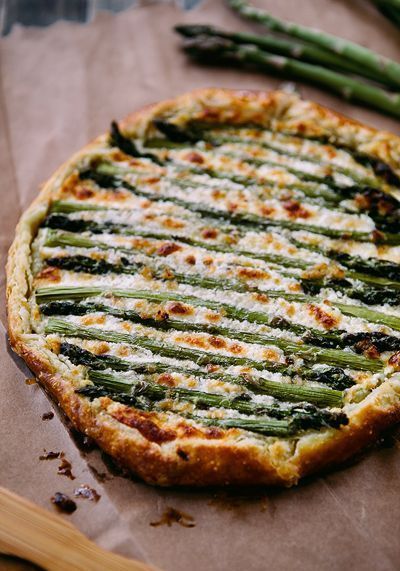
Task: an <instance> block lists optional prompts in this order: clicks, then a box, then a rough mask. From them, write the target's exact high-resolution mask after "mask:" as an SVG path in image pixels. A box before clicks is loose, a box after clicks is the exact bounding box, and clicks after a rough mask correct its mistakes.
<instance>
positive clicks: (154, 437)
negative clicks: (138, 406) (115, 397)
mask: <svg viewBox="0 0 400 571" xmlns="http://www.w3.org/2000/svg"><path fill="white" fill-rule="evenodd" d="M111 416H112V417H113V418H115V420H118V422H121V423H122V424H125V425H126V426H129V427H130V428H135V429H136V430H138V431H139V432H140V434H141V435H142V436H144V438H146V439H147V440H149V441H150V442H155V443H156V444H162V443H163V442H170V441H171V440H175V438H176V433H175V432H174V431H173V430H171V429H167V428H160V427H159V426H158V425H157V424H156V423H155V422H153V420H151V418H152V415H151V413H146V412H141V413H139V412H137V411H135V410H132V409H129V408H128V407H125V408H122V409H120V410H117V411H115V412H112V413H111Z"/></svg>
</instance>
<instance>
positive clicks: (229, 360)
mask: <svg viewBox="0 0 400 571" xmlns="http://www.w3.org/2000/svg"><path fill="white" fill-rule="evenodd" d="M45 332H46V334H50V333H57V334H59V335H64V336H68V337H81V338H82V339H98V340H100V341H108V342H109V343H126V344H128V345H134V346H137V347H141V348H143V349H149V350H150V351H154V352H155V353H157V354H158V355H160V356H162V357H170V358H173V359H187V360H190V361H193V362H195V363H196V364H198V365H207V364H209V363H212V364H215V365H221V366H223V367H230V366H231V365H238V366H245V367H251V368H253V369H256V370H259V371H263V370H266V371H273V372H280V373H285V371H286V369H287V365H284V364H282V363H275V362H271V361H256V360H255V359H248V358H246V357H235V356H231V355H229V356H227V355H217V354H215V353H209V352H207V351H201V350H199V349H187V348H185V347H181V346H179V345H174V344H171V343H165V342H163V341H158V340H157V339H152V338H150V337H148V336H145V335H136V334H132V335H131V334H129V333H119V332H117V331H105V330H102V329H96V328H91V327H79V326H78V325H76V324H74V323H69V322H68V321H64V320H62V319H57V318H50V319H49V321H48V323H47V325H46V327H45Z"/></svg>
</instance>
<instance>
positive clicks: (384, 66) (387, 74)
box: [228, 0, 400, 87]
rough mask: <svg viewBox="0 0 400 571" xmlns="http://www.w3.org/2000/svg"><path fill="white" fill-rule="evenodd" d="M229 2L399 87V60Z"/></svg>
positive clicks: (244, 4)
mask: <svg viewBox="0 0 400 571" xmlns="http://www.w3.org/2000/svg"><path fill="white" fill-rule="evenodd" d="M228 2H229V4H230V6H231V7H232V8H233V9H234V10H236V11H237V12H238V13H239V14H240V15H242V16H244V17H245V18H248V19H250V20H253V21H255V22H259V23H260V24H263V25H264V26H266V27H267V28H268V29H269V30H271V31H275V32H279V33H283V34H286V35H288V36H292V37H295V38H298V39H300V40H303V41H305V42H307V43H309V44H311V45H315V46H319V47H320V48H323V49H325V50H327V51H328V52H330V53H333V54H340V56H342V57H343V59H344V60H347V61H350V62H353V63H354V64H357V65H358V66H359V71H358V73H359V74H360V75H362V74H363V70H368V73H372V74H374V75H375V78H376V80H377V81H378V82H379V81H383V80H384V81H386V83H387V85H389V86H394V87H400V64H398V63H397V62H395V61H394V60H391V59H389V58H386V57H384V56H382V55H379V54H376V53H375V52H373V51H372V50H369V49H368V48H365V47H364V46H361V45H359V44H356V43H353V42H350V41H349V40H345V39H343V38H339V37H337V36H333V35H331V34H327V33H326V32H322V31H320V30H317V29H314V28H308V27H306V26H301V25H300V24H295V23H293V22H286V21H284V20H281V19H278V18H275V17H274V16H272V15H271V14H270V13H269V12H267V11H265V10H260V9H257V8H253V7H251V6H249V5H248V2H246V1H245V0H228Z"/></svg>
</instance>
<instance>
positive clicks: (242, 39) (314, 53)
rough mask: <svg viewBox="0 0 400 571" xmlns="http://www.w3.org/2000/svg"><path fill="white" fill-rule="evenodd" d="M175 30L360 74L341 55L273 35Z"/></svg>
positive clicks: (189, 27) (196, 27)
mask: <svg viewBox="0 0 400 571" xmlns="http://www.w3.org/2000/svg"><path fill="white" fill-rule="evenodd" d="M174 29H175V31H176V32H178V34H180V35H181V36H184V37H187V38H194V37H197V36H218V37H221V38H226V39H227V40H231V41H233V42H235V43H238V44H253V45H255V46H258V47H259V48H261V49H262V50H266V51H267V52H270V53H273V54H278V55H283V56H288V57H293V58H295V59H299V60H301V61H305V62H309V63H316V64H318V65H323V66H327V67H331V68H334V69H338V70H341V71H345V72H351V73H356V74H357V73H358V72H359V66H358V65H354V64H353V63H352V62H350V61H348V60H346V59H344V58H343V57H342V56H341V55H339V54H334V53H330V52H328V51H326V50H325V49H321V48H319V47H318V46H315V45H312V44H305V43H302V42H296V41H293V40H292V39H286V38H285V39H283V38H277V37H275V36H273V35H260V34H251V33H248V32H227V31H225V30H222V29H219V28H215V27H213V26H208V25H201V24H180V25H178V26H175V28H174ZM383 78H384V76H383ZM371 79H376V74H372V73H371Z"/></svg>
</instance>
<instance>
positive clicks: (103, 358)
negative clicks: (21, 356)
mask: <svg viewBox="0 0 400 571" xmlns="http://www.w3.org/2000/svg"><path fill="white" fill-rule="evenodd" d="M356 341H357V342H358V343H360V342H363V339H360V338H359V337H357V338H356ZM382 342H384V340H383V339H382ZM60 353H61V354H62V355H65V356H66V357H68V359H69V360H70V361H71V362H72V363H74V365H84V366H86V367H90V368H91V369H99V370H104V369H113V370H114V371H130V370H132V371H136V372H137V373H139V374H144V373H146V374H154V373H164V372H166V371H167V372H170V373H171V372H174V373H179V374H185V375H191V376H194V377H200V378H201V377H207V378H209V379H218V380H221V381H224V382H226V383H234V384H238V385H245V386H247V385H248V384H249V383H250V384H251V383H252V389H253V390H254V391H256V392H267V393H268V386H269V384H268V383H269V381H268V383H267V384H266V385H263V383H264V381H265V380H266V379H264V378H259V377H258V378H255V377H254V374H253V375H248V374H243V375H231V374H228V373H225V372H223V373H220V372H214V373H212V372H209V371H206V372H205V371H203V370H201V369H194V368H193V367H190V366H187V365H185V364H180V365H179V369H176V370H175V369H174V367H173V366H172V365H170V364H169V363H159V362H155V361H150V362H148V363H146V362H140V363H134V362H132V361H127V360H125V359H120V358H119V357H113V356H111V355H94V354H93V353H90V351H86V350H85V349H82V348H81V347H78V346H77V345H72V344H71V343H67V342H63V343H61V346H60ZM292 374H296V375H297V374H299V375H300V374H303V371H299V372H297V371H295V370H291V368H290V367H288V369H287V371H286V373H285V375H287V376H291V375H292ZM306 377H307V380H308V381H311V380H313V381H315V382H318V383H321V384H324V385H327V386H329V387H331V388H332V389H335V390H338V391H343V390H345V389H348V388H349V387H351V386H352V385H353V384H354V381H353V379H352V378H351V377H350V376H349V375H346V373H345V372H344V371H343V370H342V369H340V368H339V367H329V368H324V369H322V368H319V369H318V370H314V371H312V370H310V369H306ZM257 384H259V386H257ZM289 386H290V387H294V388H293V394H294V393H295V392H296V388H297V386H298V385H292V384H290V385H289ZM274 387H275V385H274ZM274 387H273V388H274ZM274 396H276V395H274ZM302 398H303V397H302Z"/></svg>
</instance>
